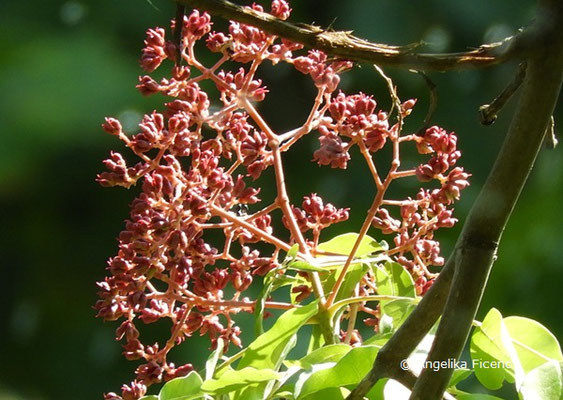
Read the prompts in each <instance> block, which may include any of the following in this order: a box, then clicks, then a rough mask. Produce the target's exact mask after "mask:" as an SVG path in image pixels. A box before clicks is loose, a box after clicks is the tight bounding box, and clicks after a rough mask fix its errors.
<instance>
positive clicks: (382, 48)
mask: <svg viewBox="0 0 563 400" xmlns="http://www.w3.org/2000/svg"><path fill="white" fill-rule="evenodd" d="M177 2H178V3H181V4H186V5H188V6H191V7H195V8H198V9H200V10H205V11H208V12H210V13H212V14H213V15H218V16H220V17H223V18H226V19H230V20H234V21H238V22H242V23H245V24H249V25H253V26H256V27H258V28H260V29H262V30H264V31H266V32H269V33H272V34H275V35H278V36H281V37H284V38H287V39H290V40H292V41H294V42H297V43H301V44H304V45H305V46H308V47H311V48H315V49H319V50H322V51H324V52H325V53H327V54H328V55H330V56H333V57H337V58H341V59H346V60H354V61H363V62H368V63H370V64H378V65H381V66H384V65H387V66H395V67H402V68H414V69H418V70H434V71H446V70H452V69H467V68H480V67H488V66H491V65H496V64H500V63H503V62H506V61H508V60H511V59H514V58H518V57H521V56H522V53H523V52H525V51H526V50H527V49H526V46H515V45H514V44H515V43H516V42H517V40H516V39H517V37H518V36H515V37H509V38H506V39H505V40H503V41H501V42H498V43H492V44H485V45H481V46H479V47H478V48H476V49H475V50H471V51H466V52H459V53H444V54H429V53H415V52H413V48H416V47H418V46H419V44H416V45H415V46H413V45H407V46H389V45H386V44H378V43H371V42H369V41H366V40H363V39H360V38H357V37H355V36H353V35H352V34H351V33H350V32H341V31H337V32H335V31H330V30H326V29H322V28H319V27H317V26H313V25H306V24H292V23H289V22H286V21H283V20H280V19H278V18H276V17H273V16H272V15H270V14H267V13H263V12H259V11H255V10H252V9H250V8H249V7H242V6H239V5H237V4H234V3H231V2H229V1H226V0H177Z"/></svg>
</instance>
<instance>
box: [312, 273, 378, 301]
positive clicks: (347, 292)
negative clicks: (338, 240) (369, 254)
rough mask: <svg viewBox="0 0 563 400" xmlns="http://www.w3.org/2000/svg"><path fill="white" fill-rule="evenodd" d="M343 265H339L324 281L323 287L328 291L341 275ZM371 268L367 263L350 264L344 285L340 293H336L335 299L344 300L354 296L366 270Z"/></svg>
mask: <svg viewBox="0 0 563 400" xmlns="http://www.w3.org/2000/svg"><path fill="white" fill-rule="evenodd" d="M342 268H343V267H342V266H341V267H338V268H337V269H336V270H335V271H334V273H332V274H330V275H329V276H328V277H327V278H326V279H325V280H324V281H323V289H324V290H325V292H326V293H328V292H330V291H331V290H332V288H333V287H334V284H335V283H336V279H337V277H338V276H340V272H341V271H342ZM368 270H369V266H368V265H366V264H353V265H350V267H349V268H348V271H346V276H345V277H344V280H343V281H342V286H341V287H340V289H339V290H338V294H337V295H336V298H335V300H336V301H338V300H342V299H345V298H348V297H350V296H352V294H353V293H354V289H355V288H356V285H357V284H358V282H360V281H361V280H362V278H363V276H364V275H365V274H366V272H367V271H368Z"/></svg>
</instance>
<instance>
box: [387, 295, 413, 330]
mask: <svg viewBox="0 0 563 400" xmlns="http://www.w3.org/2000/svg"><path fill="white" fill-rule="evenodd" d="M380 305H381V312H382V313H383V314H384V315H387V316H389V317H391V319H392V321H393V322H392V323H393V329H394V330H396V329H397V328H399V326H401V324H402V323H403V322H405V320H406V319H407V317H408V316H409V315H410V313H411V312H412V311H413V310H414V309H415V308H416V305H415V304H414V303H413V302H412V301H410V300H405V299H396V300H389V301H382V302H381V303H380Z"/></svg>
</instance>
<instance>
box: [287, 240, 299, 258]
mask: <svg viewBox="0 0 563 400" xmlns="http://www.w3.org/2000/svg"><path fill="white" fill-rule="evenodd" d="M298 252H299V245H298V244H297V243H295V244H294V245H293V246H291V248H290V249H289V250H288V251H287V256H286V259H290V260H292V259H294V258H295V256H297V253H298Z"/></svg>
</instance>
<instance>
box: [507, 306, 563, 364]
mask: <svg viewBox="0 0 563 400" xmlns="http://www.w3.org/2000/svg"><path fill="white" fill-rule="evenodd" d="M503 321H504V324H505V325H506V329H507V330H508V333H509V334H510V338H511V339H512V342H513V343H514V348H515V349H516V353H517V355H518V359H519V360H520V365H521V366H522V368H523V370H524V372H525V373H528V372H530V371H532V370H533V369H535V368H537V367H539V366H540V365H542V364H544V363H546V362H549V361H551V360H553V361H563V355H562V354H561V347H560V346H559V343H558V342H557V339H556V338H555V336H554V335H553V334H552V333H551V332H550V331H549V330H548V329H547V328H546V327H544V326H543V325H541V324H540V323H539V322H537V321H534V320H532V319H529V318H524V317H507V318H505V319H504V320H503Z"/></svg>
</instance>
